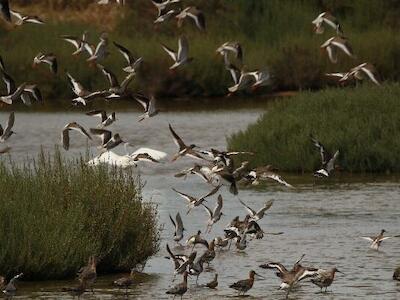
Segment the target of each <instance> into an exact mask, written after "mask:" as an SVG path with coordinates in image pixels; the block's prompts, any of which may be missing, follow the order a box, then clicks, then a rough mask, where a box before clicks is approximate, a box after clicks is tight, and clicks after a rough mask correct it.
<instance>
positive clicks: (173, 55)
mask: <svg viewBox="0 0 400 300" xmlns="http://www.w3.org/2000/svg"><path fill="white" fill-rule="evenodd" d="M161 47H162V48H163V49H164V51H165V52H167V53H168V55H169V56H171V57H172V59H173V60H174V61H175V62H176V61H177V60H178V54H177V53H176V52H175V51H174V50H172V49H171V48H168V47H167V46H166V45H164V44H161Z"/></svg>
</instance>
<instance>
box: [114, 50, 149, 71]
mask: <svg viewBox="0 0 400 300" xmlns="http://www.w3.org/2000/svg"><path fill="white" fill-rule="evenodd" d="M113 43H114V45H115V47H117V49H118V51H119V52H120V53H121V54H122V56H123V57H124V58H125V60H126V61H127V62H128V66H126V67H124V68H123V69H122V70H124V71H125V72H127V73H135V72H136V69H137V68H138V67H139V65H140V64H141V63H142V61H143V58H142V57H137V58H136V57H134V56H133V55H132V53H131V52H130V51H129V50H128V49H126V48H125V47H124V46H122V45H120V44H118V43H116V42H113Z"/></svg>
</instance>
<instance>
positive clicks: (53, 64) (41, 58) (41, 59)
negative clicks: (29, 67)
mask: <svg viewBox="0 0 400 300" xmlns="http://www.w3.org/2000/svg"><path fill="white" fill-rule="evenodd" d="M41 63H45V64H48V65H49V67H50V71H51V72H53V74H57V69H58V65H57V58H56V56H55V55H54V54H53V53H42V52H40V53H39V54H38V55H36V56H35V57H34V59H33V66H36V65H39V64H41Z"/></svg>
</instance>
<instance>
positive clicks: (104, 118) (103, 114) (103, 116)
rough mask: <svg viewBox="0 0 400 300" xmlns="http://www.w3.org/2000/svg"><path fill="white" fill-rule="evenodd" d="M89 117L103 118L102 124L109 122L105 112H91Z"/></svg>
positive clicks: (88, 113) (88, 114)
mask: <svg viewBox="0 0 400 300" xmlns="http://www.w3.org/2000/svg"><path fill="white" fill-rule="evenodd" d="M86 115H87V116H92V117H99V118H101V122H104V121H105V120H107V113H106V111H105V110H91V111H89V112H87V113H86Z"/></svg>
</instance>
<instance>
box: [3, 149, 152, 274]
mask: <svg viewBox="0 0 400 300" xmlns="http://www.w3.org/2000/svg"><path fill="white" fill-rule="evenodd" d="M0 190H1V199H2V203H1V206H0V231H1V232H0V241H1V242H0V243H1V247H0V270H1V272H2V275H7V276H10V275H15V274H16V273H18V272H24V274H25V278H27V279H35V280H39V279H58V278H66V277H72V276H74V274H75V272H76V271H77V270H78V269H79V267H81V266H82V265H84V264H86V261H87V259H88V257H89V256H90V255H95V256H96V257H98V258H99V265H98V271H99V272H117V271H127V270H130V268H132V267H134V266H136V265H137V264H144V263H145V262H146V260H147V259H148V258H149V257H150V256H151V255H153V254H154V253H155V252H156V251H157V250H158V241H159V227H158V225H157V212H156V207H155V206H154V205H153V204H150V203H146V202H144V201H143V200H142V196H141V186H140V182H139V181H138V178H136V176H135V175H134V174H133V173H131V172H129V171H122V170H120V169H117V168H107V167H104V166H103V167H95V168H93V167H89V166H87V165H86V164H85V162H84V161H83V160H77V161H67V160H65V159H63V158H62V157H61V156H60V153H59V152H58V151H56V153H55V155H54V156H53V155H47V154H46V155H45V154H43V153H42V154H41V155H40V157H39V158H38V159H37V160H36V161H34V162H31V163H29V164H26V165H24V166H19V165H15V164H12V163H10V162H9V161H8V160H7V159H3V160H2V161H0Z"/></svg>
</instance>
